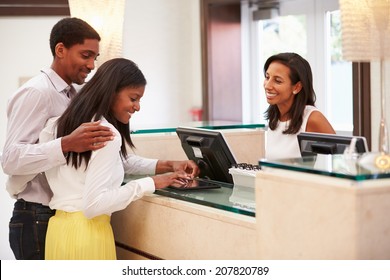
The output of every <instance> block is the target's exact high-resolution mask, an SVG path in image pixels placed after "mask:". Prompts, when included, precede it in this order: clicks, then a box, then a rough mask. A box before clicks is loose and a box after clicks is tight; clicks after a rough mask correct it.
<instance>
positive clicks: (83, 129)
mask: <svg viewBox="0 0 390 280" xmlns="http://www.w3.org/2000/svg"><path fill="white" fill-rule="evenodd" d="M113 139H114V133H113V132H112V130H111V129H110V128H109V127H107V126H103V125H101V124H100V121H96V122H89V123H83V124H81V125H80V126H79V127H78V128H76V129H75V130H74V131H73V132H72V133H71V134H69V135H66V136H64V137H62V139H61V146H62V152H63V153H64V154H65V153H68V152H76V153H82V152H85V151H94V150H98V149H101V148H103V147H104V146H106V144H107V142H108V141H112V140H113Z"/></svg>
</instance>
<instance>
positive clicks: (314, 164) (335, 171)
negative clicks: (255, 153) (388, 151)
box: [259, 153, 390, 181]
mask: <svg viewBox="0 0 390 280" xmlns="http://www.w3.org/2000/svg"><path fill="white" fill-rule="evenodd" d="M376 156H377V155H375V154H371V153H366V154H361V155H356V156H354V157H348V156H344V155H322V154H318V155H316V156H307V157H303V158H290V159H281V160H272V161H267V160H266V159H262V160H260V162H259V164H260V165H261V166H262V167H263V166H264V167H267V166H268V167H274V168H279V169H285V170H292V171H299V172H306V173H313V174H320V175H325V176H330V177H339V178H345V179H352V180H355V181H364V180H370V179H380V178H390V173H389V170H387V171H383V170H380V169H378V168H377V167H376V166H375V164H374V162H375V158H376Z"/></svg>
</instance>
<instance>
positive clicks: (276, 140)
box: [265, 105, 318, 159]
mask: <svg viewBox="0 0 390 280" xmlns="http://www.w3.org/2000/svg"><path fill="white" fill-rule="evenodd" d="M314 111H318V109H317V108H316V107H314V106H309V105H307V106H306V108H305V111H304V113H303V122H302V126H301V128H300V130H299V131H298V133H296V134H283V131H284V130H286V128H287V127H288V125H289V124H290V121H286V122H280V121H279V123H278V126H277V127H276V129H275V130H271V129H268V130H267V132H266V146H265V156H266V158H267V159H280V158H299V157H301V151H300V149H299V143H298V138H297V135H298V134H299V133H301V132H305V131H306V126H307V121H308V119H309V116H310V114H311V113H312V112H314Z"/></svg>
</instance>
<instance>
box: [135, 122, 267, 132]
mask: <svg viewBox="0 0 390 280" xmlns="http://www.w3.org/2000/svg"><path fill="white" fill-rule="evenodd" d="M179 126H186V127H196V128H205V129H237V128H252V129H254V128H264V127H265V125H264V124H256V123H251V124H249V123H248V124H243V123H238V122H228V121H197V122H188V123H180V124H170V125H162V124H160V125H158V124H157V125H156V124H153V125H150V126H149V127H148V126H143V127H142V128H139V129H137V128H136V129H134V130H132V132H131V133H132V134H142V133H165V132H175V131H176V128H177V127H179Z"/></svg>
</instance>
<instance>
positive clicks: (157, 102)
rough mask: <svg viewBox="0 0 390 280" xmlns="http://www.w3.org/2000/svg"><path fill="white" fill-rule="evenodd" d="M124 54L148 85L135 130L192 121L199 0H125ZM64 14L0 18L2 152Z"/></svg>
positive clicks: (1, 221) (1, 182)
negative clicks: (14, 98) (17, 94)
mask: <svg viewBox="0 0 390 280" xmlns="http://www.w3.org/2000/svg"><path fill="white" fill-rule="evenodd" d="M125 9H126V10H125V22H124V39H123V56H124V57H126V58H129V59H131V60H133V61H135V62H136V63H137V64H138V65H139V67H140V68H141V70H142V71H143V72H144V74H145V76H146V79H147V81H148V85H147V88H146V91H145V95H144V98H143V99H142V102H141V111H140V112H139V113H137V114H136V115H135V116H134V117H133V118H132V125H134V127H136V128H142V127H144V126H145V127H150V126H151V125H157V124H169V123H174V124H177V123H180V122H188V121H189V120H190V115H189V112H188V111H189V110H190V108H191V107H192V106H201V51H200V14H199V13H200V11H199V1H198V0H185V1H183V0H148V1H136V0H126V8H125ZM60 18H61V17H0V38H1V44H0V151H1V150H2V148H3V146H4V142H5V132H6V104H7V100H8V98H9V96H10V95H11V94H12V93H13V92H14V91H15V90H16V89H17V88H18V86H19V78H20V77H31V76H34V75H36V74H37V73H38V72H39V70H40V69H41V68H43V67H48V66H50V64H51V59H52V58H51V54H50V49H49V34H50V30H51V28H52V26H53V25H54V24H55V23H56V22H57V21H58V20H59V19H60ZM5 179H6V177H5V175H4V174H3V173H2V172H1V171H0V186H2V187H1V189H0V205H1V214H0V229H1V230H0V259H13V258H14V257H13V254H12V252H11V250H10V248H9V243H8V222H9V218H10V217H11V214H12V213H11V212H12V208H13V202H14V200H13V199H11V198H9V196H8V193H7V192H6V191H5Z"/></svg>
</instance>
